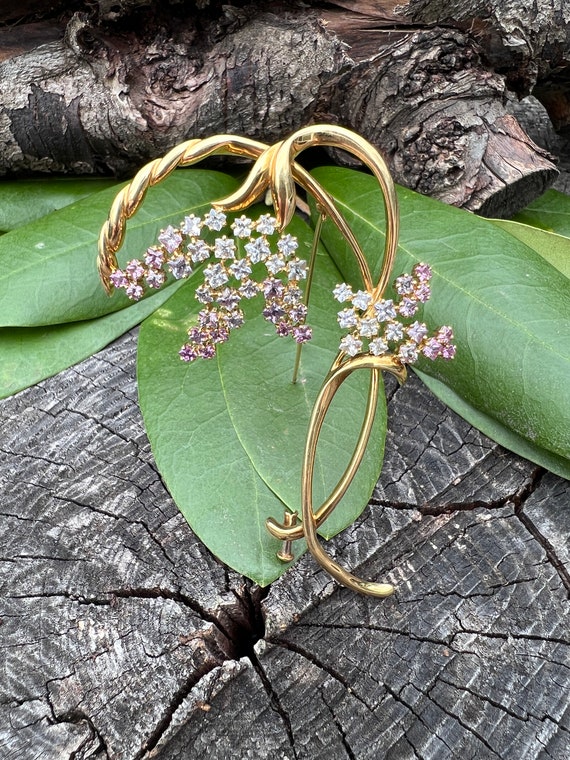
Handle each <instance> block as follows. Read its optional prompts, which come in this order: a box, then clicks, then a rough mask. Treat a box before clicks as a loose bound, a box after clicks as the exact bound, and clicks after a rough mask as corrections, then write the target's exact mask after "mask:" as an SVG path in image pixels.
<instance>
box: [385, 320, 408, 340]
mask: <svg viewBox="0 0 570 760" xmlns="http://www.w3.org/2000/svg"><path fill="white" fill-rule="evenodd" d="M384 337H385V338H386V340H402V338H403V337H404V327H403V325H401V324H400V323H399V322H388V324H387V325H386V330H385V332H384Z"/></svg>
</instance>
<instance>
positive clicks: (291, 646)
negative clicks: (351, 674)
mask: <svg viewBox="0 0 570 760" xmlns="http://www.w3.org/2000/svg"><path fill="white" fill-rule="evenodd" d="M323 627H326V626H323ZM271 644H275V645H276V646H279V647H282V648H283V649H286V650H287V651H289V652H295V654H298V655H300V656H301V657H304V659H305V660H307V662H310V663H311V665H314V666H315V667H316V668H318V669H319V670H322V671H323V672H324V673H326V674H327V675H329V676H330V677H331V678H333V679H334V680H335V681H337V682H338V683H339V684H340V685H341V686H342V687H343V689H344V690H345V691H347V692H348V693H350V695H351V696H353V697H354V698H355V699H356V700H358V702H360V703H361V704H362V705H363V706H364V707H365V708H366V709H367V710H368V712H370V713H371V714H374V708H373V707H372V705H370V704H368V702H367V701H366V700H365V699H364V697H362V696H361V695H360V694H359V693H358V692H357V691H356V690H355V689H354V687H353V686H351V685H350V684H349V683H348V682H347V680H346V678H345V677H344V676H343V675H342V673H341V672H340V671H338V670H336V669H335V668H333V667H331V666H330V665H328V664H327V663H325V662H323V661H322V660H321V659H320V658H319V657H317V656H316V655H315V654H313V653H312V652H309V651H308V650H307V649H305V648H304V647H302V646H301V645H299V644H296V643H294V642H292V641H288V640H287V639H282V638H279V637H274V636H273V637H271Z"/></svg>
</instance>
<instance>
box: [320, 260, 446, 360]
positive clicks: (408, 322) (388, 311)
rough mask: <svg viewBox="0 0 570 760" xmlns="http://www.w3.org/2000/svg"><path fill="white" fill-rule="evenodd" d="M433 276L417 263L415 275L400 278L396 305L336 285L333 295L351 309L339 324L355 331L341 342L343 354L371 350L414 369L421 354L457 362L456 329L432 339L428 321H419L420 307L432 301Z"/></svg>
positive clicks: (344, 312)
mask: <svg viewBox="0 0 570 760" xmlns="http://www.w3.org/2000/svg"><path fill="white" fill-rule="evenodd" d="M431 277H432V271H431V267H430V266H429V265H428V264H424V263H419V264H416V265H415V266H414V268H413V270H412V274H411V275H410V274H403V275H400V276H399V277H397V278H396V280H395V282H394V289H395V291H396V293H397V295H398V298H397V299H396V300H393V299H391V298H380V299H378V300H374V296H373V295H372V294H370V293H369V292H368V291H366V290H357V291H356V293H354V292H353V290H352V287H351V286H350V285H347V283H345V282H343V283H341V284H340V285H337V286H336V288H335V289H334V291H333V295H334V297H335V298H336V300H337V301H339V302H340V303H347V304H350V306H347V307H345V308H344V309H342V311H339V312H338V317H337V319H338V323H339V325H340V326H341V327H342V328H343V329H348V330H350V332H349V333H348V334H347V335H345V336H344V337H343V338H342V340H341V342H340V346H339V349H340V350H341V351H342V352H344V353H345V354H347V355H348V356H356V355H357V354H360V353H365V352H366V351H368V352H369V353H370V354H373V355H374V356H383V355H386V354H388V353H390V354H392V355H394V356H396V357H397V358H398V359H399V361H400V362H401V363H402V364H415V362H416V361H417V360H418V359H419V357H420V356H421V355H423V356H426V357H427V358H428V359H432V360H434V359H437V358H438V357H442V358H443V359H453V357H454V356H455V351H456V347H455V345H453V343H452V342H451V341H452V340H453V330H452V329H451V327H449V326H447V325H444V326H443V327H440V328H439V329H438V330H437V331H436V332H434V333H431V334H430V332H429V330H428V327H427V325H426V324H425V323H424V322H419V321H418V320H417V319H414V317H415V316H416V313H417V311H418V309H419V307H420V305H421V304H422V303H425V302H426V301H427V300H428V299H429V298H430V296H431V288H430V285H429V282H430V280H431ZM412 319H414V321H413V322H412Z"/></svg>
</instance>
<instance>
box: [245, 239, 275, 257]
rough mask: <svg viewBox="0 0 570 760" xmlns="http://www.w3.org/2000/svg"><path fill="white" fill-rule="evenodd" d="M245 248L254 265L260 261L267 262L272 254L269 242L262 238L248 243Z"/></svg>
mask: <svg viewBox="0 0 570 760" xmlns="http://www.w3.org/2000/svg"><path fill="white" fill-rule="evenodd" d="M244 248H245V252H246V253H247V255H248V256H249V258H250V261H251V263H252V264H259V262H260V261H265V259H266V258H267V257H268V256H269V254H270V253H271V249H270V247H269V244H268V243H267V240H265V238H262V237H260V238H255V240H252V241H250V242H249V243H246V244H245V246H244Z"/></svg>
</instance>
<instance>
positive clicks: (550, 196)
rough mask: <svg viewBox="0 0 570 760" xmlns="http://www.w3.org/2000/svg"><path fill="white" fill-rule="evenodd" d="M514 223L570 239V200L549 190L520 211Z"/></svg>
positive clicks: (555, 191)
mask: <svg viewBox="0 0 570 760" xmlns="http://www.w3.org/2000/svg"><path fill="white" fill-rule="evenodd" d="M513 221H515V222H520V223H521V224H528V225H530V226H531V227H538V228H540V229H542V230H546V231H547V232H556V233H558V235H564V236H565V237H570V198H569V197H568V196H567V195H566V194H565V193H560V192H558V190H547V191H546V192H545V193H544V194H543V195H541V196H540V198H537V199H536V200H535V201H534V202H533V203H531V204H530V206H527V207H526V208H525V209H523V210H522V211H519V213H518V214H516V215H515V216H514V217H513Z"/></svg>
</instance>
